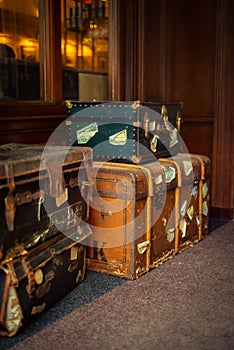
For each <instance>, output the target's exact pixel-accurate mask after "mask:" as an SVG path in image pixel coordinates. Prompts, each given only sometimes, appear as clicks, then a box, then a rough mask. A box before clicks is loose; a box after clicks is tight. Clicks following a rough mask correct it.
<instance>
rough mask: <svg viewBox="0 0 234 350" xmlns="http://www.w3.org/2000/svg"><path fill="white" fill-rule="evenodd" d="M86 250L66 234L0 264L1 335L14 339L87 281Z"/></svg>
mask: <svg viewBox="0 0 234 350" xmlns="http://www.w3.org/2000/svg"><path fill="white" fill-rule="evenodd" d="M85 272H86V247H85V246H83V245H82V244H80V243H78V242H74V241H73V240H71V239H70V238H68V237H66V236H64V235H63V234H58V235H57V236H55V237H53V238H51V239H49V240H47V241H46V242H44V243H41V244H40V245H39V246H37V247H34V248H33V249H31V250H30V252H29V253H27V254H24V255H22V256H20V257H18V258H15V259H12V260H9V261H5V262H2V263H1V265H0V304H1V313H0V335H1V336H8V337H12V336H14V335H15V334H16V333H17V332H18V331H19V330H20V329H21V328H22V327H23V326H25V325H27V324H28V323H30V322H32V321H33V320H35V319H36V318H37V317H38V316H39V315H40V314H41V313H42V312H44V311H45V310H47V309H48V308H49V307H50V306H51V305H53V304H55V303H56V302H57V301H59V300H60V299H61V298H62V297H63V296H64V295H65V294H66V293H68V292H69V291H71V290H72V289H73V288H75V287H76V286H77V285H78V284H80V283H81V282H82V281H83V280H84V278H85Z"/></svg>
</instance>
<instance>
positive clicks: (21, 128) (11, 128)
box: [0, 115, 65, 144]
mask: <svg viewBox="0 0 234 350" xmlns="http://www.w3.org/2000/svg"><path fill="white" fill-rule="evenodd" d="M64 119H65V116H64V115H60V116H40V117H36V116H34V117H9V118H1V119H0V144H5V143H11V142H13V143H15V142H17V143H18V142H19V143H30V144H32V143H42V144H44V143H46V142H47V141H48V138H49V137H50V135H51V134H52V133H53V132H54V131H55V130H56V129H57V127H58V126H59V125H63V124H61V123H62V122H63V120H64ZM64 137H65V134H64V133H61V131H60V130H59V133H58V137H57V139H58V144H64V142H65V140H64Z"/></svg>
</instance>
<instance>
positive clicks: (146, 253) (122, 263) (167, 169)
mask: <svg viewBox="0 0 234 350" xmlns="http://www.w3.org/2000/svg"><path fill="white" fill-rule="evenodd" d="M67 108H68V116H69V117H68V121H67V129H68V132H67V134H68V143H69V144H73V145H76V146H78V145H79V146H80V145H83V146H84V145H85V146H89V147H92V149H93V157H94V163H93V183H94V191H93V197H92V203H91V207H90V210H89V213H90V225H91V229H92V235H91V236H90V241H89V246H88V247H87V267H88V269H90V270H93V271H98V272H104V273H109V274H113V275H117V276H120V277H125V278H128V279H135V278H137V277H139V276H141V275H142V274H144V273H145V272H147V271H149V270H150V269H151V268H153V267H155V266H157V265H159V264H161V263H162V262H163V261H165V260H167V259H169V258H171V257H173V256H174V255H175V254H177V253H178V252H180V251H182V250H183V249H184V248H186V247H188V246H191V245H193V244H194V243H196V242H198V241H199V240H201V239H202V238H204V237H205V236H206V235H207V223H208V200H209V198H208V195H209V194H208V187H209V183H208V181H209V164H210V161H209V159H208V158H207V157H206V156H204V155H195V154H193V155H192V154H189V153H188V151H187V149H186V145H185V144H184V143H183V140H182V138H181V136H180V126H181V117H182V108H183V105H182V103H165V104H164V103H157V102H152V103H151V102H147V103H146V102H145V103H140V102H139V101H133V102H107V103H103V102H93V103H91V102H89V103H86V102H76V101H69V102H68V104H67Z"/></svg>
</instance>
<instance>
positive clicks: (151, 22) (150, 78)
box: [142, 0, 164, 101]
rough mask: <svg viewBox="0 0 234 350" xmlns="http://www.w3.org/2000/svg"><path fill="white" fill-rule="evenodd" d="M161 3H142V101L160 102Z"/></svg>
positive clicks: (161, 70) (151, 1) (162, 53)
mask: <svg viewBox="0 0 234 350" xmlns="http://www.w3.org/2000/svg"><path fill="white" fill-rule="evenodd" d="M162 10H163V3H162V1H161V0H156V1H155V0H147V1H145V2H144V45H143V47H144V60H143V88H144V91H143V97H142V99H143V100H144V101H157V100H162V85H161V83H162V82H161V73H162V72H163V69H162V68H163V67H162V64H163V60H162V57H163V55H164V52H162V51H163V47H162V46H161V45H162V43H163V42H162V40H161V35H163V33H162V30H161V26H162V23H164V21H161V16H162Z"/></svg>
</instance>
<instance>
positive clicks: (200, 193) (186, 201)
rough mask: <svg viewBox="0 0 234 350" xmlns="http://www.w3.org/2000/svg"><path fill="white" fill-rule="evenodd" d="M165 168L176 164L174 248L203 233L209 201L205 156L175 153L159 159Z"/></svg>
mask: <svg viewBox="0 0 234 350" xmlns="http://www.w3.org/2000/svg"><path fill="white" fill-rule="evenodd" d="M159 162H160V163H161V164H162V166H163V167H165V169H168V168H169V167H176V172H177V177H178V189H177V191H178V194H177V200H176V203H177V204H175V205H176V206H177V208H176V211H177V213H178V214H177V215H178V220H179V221H178V231H179V233H178V251H180V250H182V249H184V248H186V247H187V246H189V245H192V244H193V243H196V242H198V241H200V240H201V239H202V238H204V237H205V236H206V235H207V226H208V223H207V220H208V201H209V188H208V178H209V163H210V161H209V158H208V157H206V156H204V155H195V154H177V155H176V156H174V157H173V158H167V159H165V158H164V159H159Z"/></svg>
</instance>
